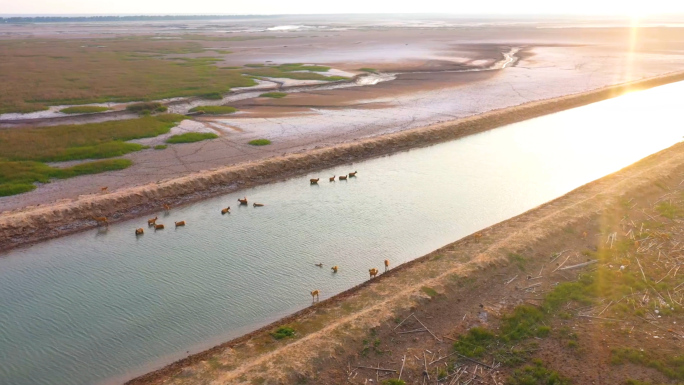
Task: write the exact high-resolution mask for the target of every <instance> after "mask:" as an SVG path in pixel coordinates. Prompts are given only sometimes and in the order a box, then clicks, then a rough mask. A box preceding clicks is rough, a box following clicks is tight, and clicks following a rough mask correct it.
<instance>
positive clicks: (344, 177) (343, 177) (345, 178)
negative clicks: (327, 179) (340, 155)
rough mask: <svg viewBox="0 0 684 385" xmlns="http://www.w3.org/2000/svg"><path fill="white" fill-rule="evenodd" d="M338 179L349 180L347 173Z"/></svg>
mask: <svg viewBox="0 0 684 385" xmlns="http://www.w3.org/2000/svg"><path fill="white" fill-rule="evenodd" d="M337 179H339V180H347V176H346V175H340V176H339V178H337Z"/></svg>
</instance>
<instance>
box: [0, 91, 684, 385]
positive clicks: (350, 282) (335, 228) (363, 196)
mask: <svg viewBox="0 0 684 385" xmlns="http://www.w3.org/2000/svg"><path fill="white" fill-rule="evenodd" d="M682 95H684V83H675V84H670V85H666V86H662V87H658V88H654V89H651V90H647V91H641V92H637V93H632V94H628V95H624V96H621V97H618V98H615V99H611V100H607V101H603V102H599V103H595V104H592V105H588V106H584V107H580V108H576V109H573V110H569V111H564V112H560V113H556V114H553V115H547V116H544V117H540V118H536V119H532V120H528V121H525V122H521V123H517V124H512V125H509V126H505V127H501V128H498V129H495V130H491V131H488V132H484V133H481V134H477V135H472V136H469V137H466V138H462V139H459V140H455V141H452V142H448V143H443V144H438V145H434V146H430V147H426V148H419V149H414V150H411V151H407V152H402V153H398V154H395V155H391V156H385V157H382V158H378V159H372V160H368V161H364V162H359V163H357V164H348V165H344V166H340V167H336V168H334V169H330V170H325V171H322V172H319V173H315V174H311V175H306V176H302V177H300V178H294V179H290V180H287V181H283V182H279V183H274V184H269V185H265V186H259V187H255V188H252V189H248V190H244V191H240V192H238V193H235V194H228V195H226V196H222V197H217V198H213V199H208V200H205V201H202V202H199V203H195V204H192V205H188V206H184V207H174V208H172V209H171V211H170V213H168V214H167V215H165V214H164V213H159V221H158V222H159V223H163V224H165V225H166V229H165V230H162V231H157V232H154V231H153V230H151V229H148V228H147V226H146V218H140V219H137V220H131V221H126V222H122V223H116V224H113V225H111V226H110V227H109V229H108V230H107V231H105V232H101V231H97V230H92V231H88V232H83V233H79V234H75V235H71V236H68V237H64V238H59V239H54V240H51V241H47V242H43V243H40V244H37V245H34V246H31V247H27V248H22V249H17V250H12V251H9V252H6V253H4V254H2V256H1V257H0V383H2V384H5V385H39V384H64V385H67V384H68V385H81V384H93V383H102V382H120V381H121V380H123V379H125V378H127V377H130V376H133V375H136V374H141V373H143V372H144V371H146V370H150V369H153V368H155V367H158V366H159V365H163V364H166V363H169V362H170V361H172V360H174V359H178V358H180V357H183V356H185V355H186V352H187V351H190V352H191V353H193V352H197V351H198V350H200V349H204V348H207V347H210V346H212V345H214V344H217V343H219V342H222V341H225V340H228V339H230V338H232V337H236V336H238V335H240V334H244V333H246V332H249V331H251V330H254V329H256V328H258V327H259V326H262V325H264V324H266V323H268V322H271V321H273V320H275V319H277V318H279V317H282V316H284V315H287V314H290V313H292V312H294V311H297V310H299V309H302V308H304V307H306V306H308V305H309V304H310V302H311V297H310V295H309V291H311V290H313V289H318V290H320V292H321V299H325V298H327V297H330V296H333V295H335V294H336V293H339V292H341V291H343V290H346V289H348V288H350V287H352V286H354V285H357V284H359V283H361V282H363V281H365V280H366V279H368V269H369V268H371V267H377V268H379V269H380V270H382V263H383V260H384V259H389V260H390V261H391V264H392V265H393V266H396V265H398V264H401V263H403V262H407V261H410V260H412V259H415V258H417V257H419V256H421V255H423V254H426V253H428V252H430V251H432V250H434V249H436V248H439V247H441V246H444V245H445V244H448V243H451V242H453V241H455V240H457V239H459V238H461V237H463V236H466V235H468V234H471V233H473V232H476V231H478V230H480V229H482V228H485V227H488V226H490V225H492V224H495V223H497V222H500V221H503V220H505V219H508V218H510V217H512V216H515V215H518V214H521V213H523V212H525V211H527V210H530V209H532V208H534V207H536V206H538V205H540V204H542V203H544V202H547V201H549V200H551V199H554V198H556V197H559V196H561V195H563V194H565V193H567V192H569V191H571V190H573V189H575V188H577V187H579V186H581V185H583V184H585V183H588V182H590V181H592V180H595V179H597V178H600V177H602V176H604V175H606V174H609V173H611V172H614V171H616V170H619V169H620V168H622V167H625V166H627V165H629V164H631V163H633V162H635V161H637V160H639V159H641V158H644V157H645V156H648V155H649V154H652V153H655V152H657V151H659V150H662V149H664V148H667V147H669V146H671V145H672V144H674V143H676V142H678V141H680V140H681V138H682V135H683V134H684V124H683V123H682V118H681V110H682V102H681V100H682ZM456 102H457V101H456ZM350 171H358V176H357V177H356V178H350V179H349V180H347V181H335V182H328V177H329V176H332V175H340V174H346V173H348V172H350ZM313 177H320V178H321V180H320V182H319V184H318V185H310V184H309V178H313ZM242 196H247V198H248V199H249V200H250V205H249V206H242V207H239V206H238V205H237V198H238V197H242ZM251 202H259V203H263V204H264V205H265V206H264V207H252V205H251ZM226 206H231V207H232V210H231V213H230V214H226V215H221V213H220V210H221V209H222V208H224V207H226ZM180 220H184V221H186V222H187V226H185V227H180V228H178V229H174V225H173V223H174V221H180ZM138 227H144V228H145V234H144V235H143V236H140V237H137V238H136V236H135V235H134V230H135V228H138ZM315 263H323V265H324V266H323V268H319V267H316V266H314V264H315ZM332 265H338V266H339V272H338V273H337V274H333V273H332V272H331V270H330V267H331V266H332Z"/></svg>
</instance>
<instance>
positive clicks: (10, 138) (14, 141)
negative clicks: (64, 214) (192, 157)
mask: <svg viewBox="0 0 684 385" xmlns="http://www.w3.org/2000/svg"><path fill="white" fill-rule="evenodd" d="M183 118H184V117H183V116H181V115H172V114H164V115H158V116H153V117H152V116H149V117H142V118H138V119H130V120H116V121H109V122H101V123H88V124H72V125H63V126H52V127H36V128H22V129H21V130H3V131H0V154H2V155H1V156H2V161H37V162H62V161H68V160H80V159H102V158H111V157H115V156H120V155H123V154H126V153H129V152H132V151H138V150H141V149H142V148H143V147H144V146H141V145H139V144H135V143H127V142H126V141H128V140H133V139H141V138H151V137H155V136H157V135H161V134H165V133H167V132H169V130H170V129H171V127H173V126H175V125H176V123H177V122H179V121H181V120H182V119H183Z"/></svg>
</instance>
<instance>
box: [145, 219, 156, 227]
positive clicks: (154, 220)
mask: <svg viewBox="0 0 684 385" xmlns="http://www.w3.org/2000/svg"><path fill="white" fill-rule="evenodd" d="M156 223H157V217H154V218H151V219H148V220H147V227H152V226H154V225H155V224H156Z"/></svg>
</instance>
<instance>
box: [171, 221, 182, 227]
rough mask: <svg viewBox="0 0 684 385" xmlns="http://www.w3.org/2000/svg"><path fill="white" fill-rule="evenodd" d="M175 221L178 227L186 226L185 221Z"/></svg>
mask: <svg viewBox="0 0 684 385" xmlns="http://www.w3.org/2000/svg"><path fill="white" fill-rule="evenodd" d="M173 223H174V224H175V225H176V227H179V226H185V221H180V222H173Z"/></svg>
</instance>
